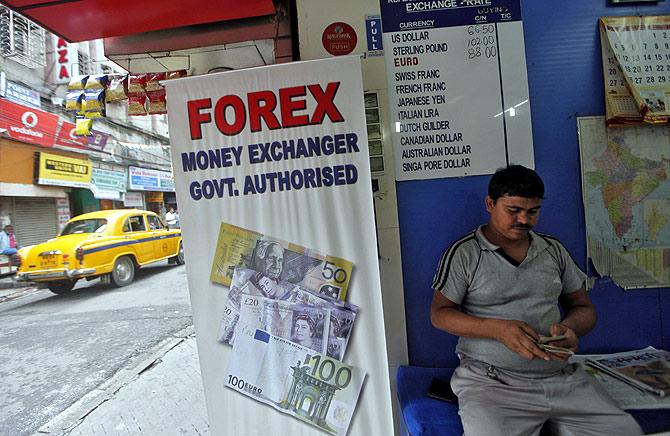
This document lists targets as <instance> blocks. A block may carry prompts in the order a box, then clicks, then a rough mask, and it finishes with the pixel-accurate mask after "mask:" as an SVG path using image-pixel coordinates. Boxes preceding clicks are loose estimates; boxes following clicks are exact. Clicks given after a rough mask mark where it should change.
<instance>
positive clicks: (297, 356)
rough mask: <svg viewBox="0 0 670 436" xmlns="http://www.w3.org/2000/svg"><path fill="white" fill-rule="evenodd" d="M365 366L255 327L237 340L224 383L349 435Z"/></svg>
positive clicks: (277, 407)
mask: <svg viewBox="0 0 670 436" xmlns="http://www.w3.org/2000/svg"><path fill="white" fill-rule="evenodd" d="M364 380H365V372H364V371H363V370H361V369H360V368H356V367H353V366H350V365H347V364H346V363H343V362H340V361H338V360H335V359H332V358H330V357H328V356H326V355H324V354H321V353H315V352H314V351H313V350H310V349H309V348H307V347H304V346H302V345H300V344H298V343H295V342H291V341H288V340H286V339H283V338H280V337H278V336H275V335H272V334H270V333H268V332H266V331H264V330H260V329H258V330H256V331H255V332H254V334H253V335H240V336H239V338H238V340H237V341H235V346H234V347H233V352H232V353H231V357H230V363H229V366H228V370H227V371H226V375H225V385H226V386H227V387H229V388H231V389H234V390H236V391H238V392H240V393H242V394H244V395H247V396H249V397H251V398H253V399H255V400H258V401H260V402H262V403H265V404H267V405H269V406H272V407H273V408H275V409H276V410H278V411H280V412H283V413H286V414H288V415H291V416H293V417H295V418H297V419H300V420H302V421H305V422H307V423H308V424H311V425H313V426H316V427H318V428H320V429H322V430H324V431H326V432H328V433H330V434H334V435H345V434H346V433H347V430H348V428H349V425H350V423H351V418H352V416H353V414H354V411H355V409H356V404H357V402H358V398H359V396H360V393H361V389H362V387H363V381H364Z"/></svg>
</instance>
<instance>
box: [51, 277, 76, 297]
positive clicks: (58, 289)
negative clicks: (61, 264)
mask: <svg viewBox="0 0 670 436" xmlns="http://www.w3.org/2000/svg"><path fill="white" fill-rule="evenodd" d="M75 283H77V281H76V280H63V281H60V282H51V283H49V284H47V286H48V287H49V290H50V291H51V292H53V293H54V294H59V295H60V294H67V293H68V292H70V291H71V290H72V288H74V285H75Z"/></svg>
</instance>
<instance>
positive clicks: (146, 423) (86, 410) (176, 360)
mask: <svg viewBox="0 0 670 436" xmlns="http://www.w3.org/2000/svg"><path fill="white" fill-rule="evenodd" d="M179 336H181V337H179ZM44 434H49V435H57V436H60V435H68V436H70V435H71V436H103V435H104V436H112V435H152V436H153V435H162V436H172V435H174V436H177V435H179V436H187V435H209V434H210V430H209V423H208V421H207V410H206V407H205V397H204V392H203V387H202V381H201V378H200V365H199V363H198V353H197V350H196V344H195V336H194V334H193V327H192V326H191V327H189V328H188V329H186V330H184V331H182V332H180V333H179V334H178V335H176V337H173V338H170V339H167V340H165V341H163V342H162V343H161V344H160V345H159V346H158V347H157V348H156V349H155V350H154V352H153V353H151V355H150V356H145V358H144V359H143V360H142V361H140V362H137V363H136V364H131V365H130V366H129V367H127V368H125V369H123V370H121V371H120V372H119V373H117V375H115V376H114V377H113V378H112V379H111V380H109V381H108V382H106V383H105V384H104V385H103V386H100V387H98V388H97V389H96V390H94V391H93V392H91V393H89V394H88V395H86V396H85V397H84V398H82V399H81V400H79V401H78V402H76V403H75V404H73V405H72V406H70V407H69V408H68V409H67V410H65V411H64V412H62V413H61V414H60V415H58V416H57V417H55V418H54V419H52V420H51V421H50V422H49V423H47V424H45V425H44V426H42V428H40V429H39V430H38V432H37V433H36V436H38V435H44Z"/></svg>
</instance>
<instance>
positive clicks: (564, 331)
mask: <svg viewBox="0 0 670 436" xmlns="http://www.w3.org/2000/svg"><path fill="white" fill-rule="evenodd" d="M549 333H550V334H551V336H559V335H564V336H565V339H563V340H561V341H553V342H551V345H555V346H557V347H563V348H567V349H569V350H572V351H574V352H575V353H576V352H577V349H578V348H579V338H578V337H577V335H576V334H575V332H574V331H572V329H571V328H570V327H567V326H565V325H563V324H553V325H552V326H551V327H550V328H549ZM549 356H550V357H551V360H562V361H566V360H568V358H569V357H570V355H569V354H564V353H549Z"/></svg>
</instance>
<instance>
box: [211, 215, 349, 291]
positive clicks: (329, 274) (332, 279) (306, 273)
mask: <svg viewBox="0 0 670 436" xmlns="http://www.w3.org/2000/svg"><path fill="white" fill-rule="evenodd" d="M236 266H241V267H245V268H250V269H254V270H256V271H260V272H262V273H263V274H264V275H266V276H268V277H270V278H271V279H273V280H282V281H286V282H289V283H293V284H298V285H301V286H303V287H305V288H308V289H312V290H315V291H317V292H318V293H320V294H323V295H326V296H329V297H332V298H336V299H338V300H342V301H345V300H346V297H347V289H348V287H349V281H350V280H351V273H352V269H353V264H352V263H351V262H350V261H348V260H346V259H341V258H338V257H335V256H330V255H323V254H320V253H318V252H317V251H316V250H313V249H310V248H305V247H302V246H299V245H296V244H292V243H289V242H285V241H282V240H280V239H275V238H272V237H269V236H266V235H263V234H261V233H258V232H254V231H253V230H248V229H244V228H241V227H237V226H233V225H231V224H227V223H221V227H220V229H219V237H218V240H217V243H216V252H215V253H214V259H213V261H212V270H211V274H210V279H211V280H212V281H213V282H216V283H219V284H222V285H224V286H230V284H231V281H232V278H233V271H234V269H235V267H236Z"/></svg>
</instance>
